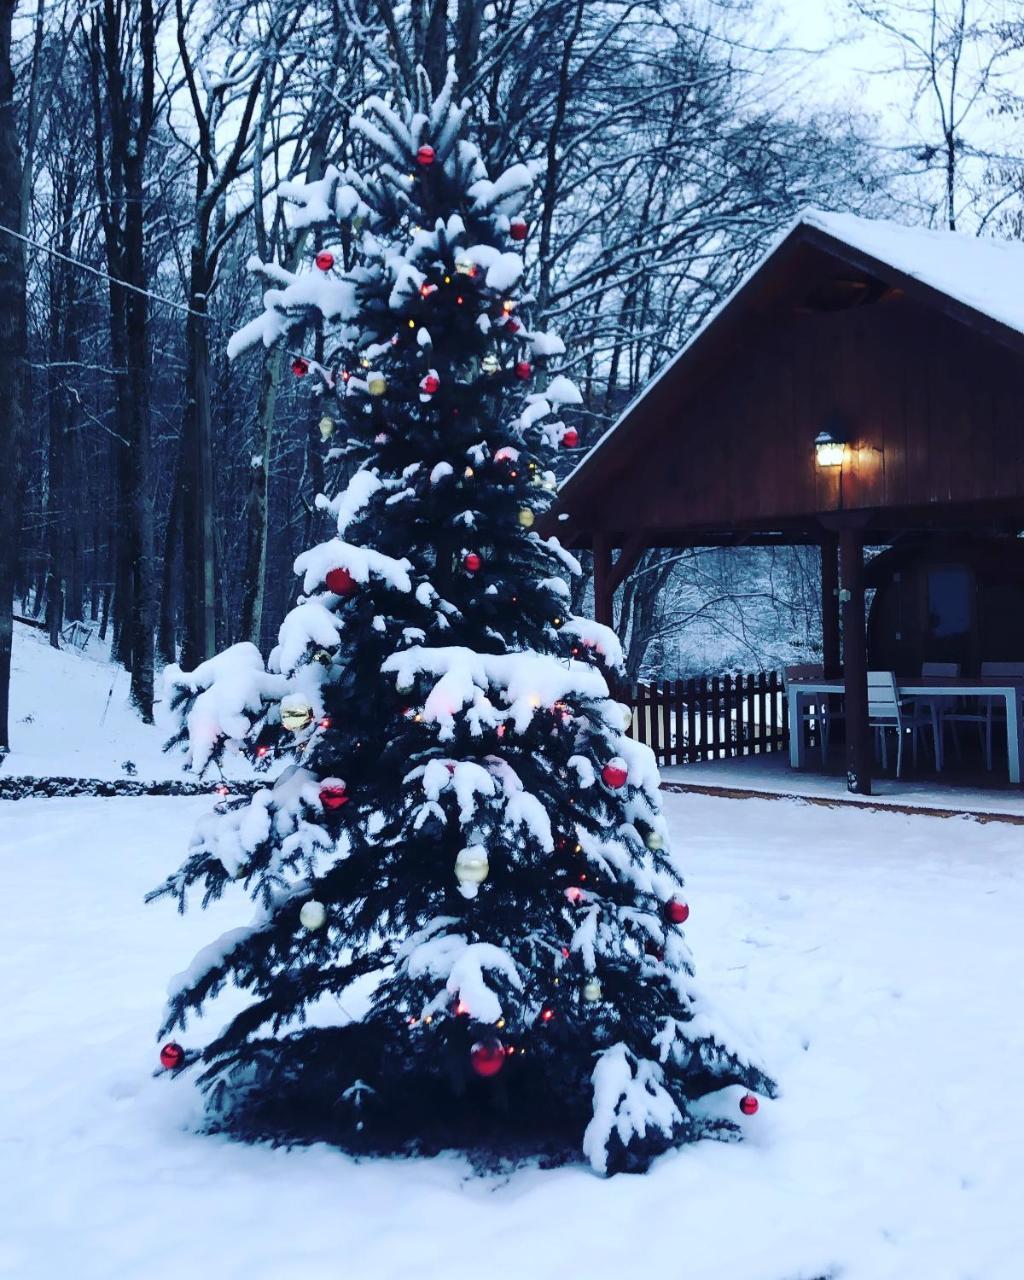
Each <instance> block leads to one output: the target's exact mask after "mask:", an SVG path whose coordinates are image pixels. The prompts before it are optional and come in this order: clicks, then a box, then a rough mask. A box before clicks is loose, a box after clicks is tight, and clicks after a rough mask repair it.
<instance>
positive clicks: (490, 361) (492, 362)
mask: <svg viewBox="0 0 1024 1280" xmlns="http://www.w3.org/2000/svg"><path fill="white" fill-rule="evenodd" d="M480 368H481V369H483V371H484V373H500V372H501V361H500V360H499V359H498V357H497V356H494V355H487V356H484V358H483V359H482V360H481V361H480Z"/></svg>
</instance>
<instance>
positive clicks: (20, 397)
mask: <svg viewBox="0 0 1024 1280" xmlns="http://www.w3.org/2000/svg"><path fill="white" fill-rule="evenodd" d="M16 7H17V5H16V0H0V225H2V226H3V227H4V228H5V229H6V230H7V231H9V230H13V229H17V228H18V227H19V226H20V225H21V191H22V185H21V179H22V159H21V148H20V146H19V143H18V121H17V114H16V110H17V109H16V104H15V99H14V69H13V67H12V63H11V34H12V23H13V19H14V11H15V8H16ZM25 335H26V314H25V255H24V251H23V248H22V244H21V242H20V241H19V240H16V239H15V238H14V237H13V236H11V235H10V234H5V232H3V231H0V380H2V384H3V386H4V389H5V395H6V397H7V404H6V406H5V411H4V413H2V414H0V457H3V459H4V471H5V475H6V477H7V484H8V486H9V487H8V489H7V501H5V502H0V758H2V757H3V756H4V755H6V753H7V751H8V750H9V749H10V745H11V739H10V729H9V726H8V717H9V706H10V704H9V701H8V697H9V690H10V680H11V640H12V611H13V604H14V585H15V580H16V578H17V566H18V545H19V537H18V533H19V530H18V517H19V511H18V506H17V503H16V501H15V495H16V494H17V493H18V492H19V488H20V486H19V461H20V457H21V444H22V434H23V431H24V417H25Z"/></svg>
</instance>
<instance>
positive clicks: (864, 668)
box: [839, 526, 872, 796]
mask: <svg viewBox="0 0 1024 1280" xmlns="http://www.w3.org/2000/svg"><path fill="white" fill-rule="evenodd" d="M839 563H840V571H841V576H842V587H841V592H840V602H841V604H842V611H843V675H844V681H845V685H846V786H847V789H848V790H849V791H852V792H854V793H855V794H857V795H862V796H869V795H870V794H871V763H872V753H871V728H870V726H869V724H868V648H867V634H866V630H865V625H864V530H863V528H861V527H859V526H858V527H853V526H847V527H845V528H843V529H842V530H840V533H839Z"/></svg>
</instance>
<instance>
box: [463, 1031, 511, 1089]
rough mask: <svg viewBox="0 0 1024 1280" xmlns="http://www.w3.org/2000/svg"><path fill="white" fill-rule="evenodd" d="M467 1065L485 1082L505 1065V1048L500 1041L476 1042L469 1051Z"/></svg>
mask: <svg viewBox="0 0 1024 1280" xmlns="http://www.w3.org/2000/svg"><path fill="white" fill-rule="evenodd" d="M469 1065H470V1066H471V1067H472V1068H473V1070H474V1071H475V1072H476V1074H477V1075H478V1076H483V1078H484V1079H485V1080H486V1079H488V1078H489V1077H490V1076H496V1075H497V1074H498V1072H499V1071H500V1070H501V1069H502V1067H503V1066H504V1065H505V1046H504V1045H503V1044H502V1043H501V1041H500V1040H478V1041H477V1042H476V1044H475V1045H474V1046H473V1047H472V1049H470V1051H469Z"/></svg>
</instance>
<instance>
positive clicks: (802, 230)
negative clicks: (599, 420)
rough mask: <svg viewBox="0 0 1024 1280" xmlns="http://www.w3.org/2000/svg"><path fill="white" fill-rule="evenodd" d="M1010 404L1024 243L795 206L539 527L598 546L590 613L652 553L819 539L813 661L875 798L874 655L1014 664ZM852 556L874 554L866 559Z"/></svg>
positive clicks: (1017, 614)
mask: <svg viewBox="0 0 1024 1280" xmlns="http://www.w3.org/2000/svg"><path fill="white" fill-rule="evenodd" d="M1022 414H1024V244H1020V243H1016V242H1013V243H1010V242H1004V241H997V240H989V239H976V238H973V237H970V236H966V235H961V234H957V233H954V232H945V231H928V230H922V229H916V228H907V227H901V226H898V225H896V224H893V223H886V222H876V221H871V220H867V219H863V218H859V217H855V216H853V215H848V214H826V213H819V212H816V211H808V212H806V213H804V214H803V215H802V216H801V217H800V218H799V219H798V220H797V221H796V223H795V224H794V225H793V226H792V227H791V228H790V229H789V230H788V232H787V233H786V234H785V235H783V236H782V237H781V238H780V239H779V240H778V242H777V243H776V244H775V245H774V246H773V247H772V248H771V249H770V250H769V251H768V252H767V253H766V254H765V255H764V257H763V258H762V259H761V261H760V262H759V263H758V264H757V265H756V266H755V267H754V269H753V270H752V271H751V272H750V273H749V274H748V275H747V277H746V278H745V279H744V280H743V282H742V283H741V284H740V286H739V287H738V288H737V289H736V290H735V291H734V293H733V294H732V295H731V296H730V297H729V298H728V299H727V300H726V302H725V303H724V304H723V305H722V306H721V307H720V308H719V310H718V311H717V312H716V313H715V314H714V315H712V316H711V318H710V319H709V320H708V321H707V323H705V325H704V326H703V327H702V328H701V329H700V330H699V332H697V333H696V334H695V335H694V336H693V338H692V339H691V340H690V341H689V342H688V343H687V344H686V346H685V347H684V348H683V349H682V350H681V351H680V352H679V354H678V355H677V356H676V357H675V358H674V359H673V360H672V361H670V362H669V364H668V365H667V366H666V367H665V368H664V369H662V370H661V372H660V373H659V374H658V375H657V376H656V377H654V378H653V379H652V380H651V382H650V383H649V385H648V386H647V387H646V388H645V389H644V391H643V392H642V393H641V394H640V395H639V396H638V397H637V398H636V399H635V400H634V401H633V403H632V404H630V405H629V406H628V408H627V409H626V411H625V412H624V413H623V414H622V416H621V417H620V418H619V420H618V421H617V422H616V423H615V424H614V425H613V426H612V427H611V429H610V430H609V431H608V432H607V433H606V434H605V436H604V437H603V438H602V439H601V440H600V441H598V443H597V444H596V445H595V447H594V448H592V449H591V450H590V451H589V453H588V454H587V455H586V456H585V457H584V458H583V460H582V461H581V462H580V464H579V465H578V466H577V467H576V469H575V470H574V471H573V472H572V474H571V475H570V476H569V477H568V478H567V479H566V480H565V482H564V483H563V484H562V486H561V488H560V492H559V498H558V504H557V506H556V508H555V510H554V511H553V512H552V514H551V516H550V517H549V518H548V520H547V528H548V530H549V531H550V532H555V533H557V534H558V536H559V537H560V538H561V539H562V541H563V542H565V543H566V544H567V545H569V546H578V547H589V548H591V549H592V550H593V553H594V588H595V612H596V613H597V616H598V618H599V619H600V620H602V621H605V622H611V620H612V600H613V596H614V592H615V590H616V588H617V587H618V586H619V585H620V584H621V582H622V581H623V580H624V579H625V577H626V575H627V574H628V573H629V572H630V570H631V569H632V568H633V567H634V566H635V564H636V562H637V560H638V559H639V557H640V555H641V554H642V553H643V551H644V550H645V549H646V548H648V547H677V548H683V547H694V546H757V545H773V544H775V545H778V544H796V543H800V544H815V545H817V546H818V547H820V552H821V580H822V615H823V630H824V635H823V643H824V658H825V665H826V668H827V669H828V670H831V671H835V672H838V671H839V670H840V669H841V670H842V673H843V681H844V688H845V700H846V707H847V750H848V766H849V777H850V785H851V789H854V790H857V791H870V787H871V771H872V752H871V740H870V733H869V730H868V718H867V694H866V687H867V680H866V672H867V669H868V663H869V661H870V662H871V663H872V664H874V663H876V662H878V663H879V664H880V665H882V666H885V667H886V668H891V669H895V670H898V669H900V668H901V667H903V666H908V667H909V666H912V665H915V664H919V663H920V662H921V661H922V660H924V659H926V658H927V657H928V656H930V655H932V654H934V655H936V656H939V655H942V656H947V655H952V654H955V655H956V658H957V660H958V661H962V662H963V663H964V664H965V670H966V669H970V668H971V667H972V666H975V667H976V664H977V663H978V662H979V661H982V660H984V659H987V658H990V657H995V656H1002V655H1004V654H1012V657H1013V658H1015V659H1024V609H1022V595H1021V590H1022V577H1021V560H1020V549H1019V543H1018V540H1017V535H1018V534H1019V532H1020V530H1021V529H1022V528H1024V431H1022V429H1021V420H1022ZM866 547H868V548H873V547H885V548H890V550H886V551H884V552H882V553H881V554H880V555H878V556H876V557H875V558H874V559H873V560H871V561H870V563H869V564H868V565H867V566H866V564H865V548H866ZM871 588H874V600H873V604H872V608H871V618H870V623H869V622H868V619H867V617H866V607H865V593H866V591H869V590H870V589H871ZM843 635H845V637H846V642H845V644H842V647H841V636H843ZM989 647H991V648H992V649H993V652H992V653H989V652H986V649H987V648H989ZM996 650H998V655H997V654H996V652H995V651H996Z"/></svg>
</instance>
